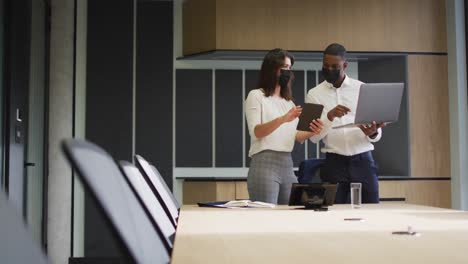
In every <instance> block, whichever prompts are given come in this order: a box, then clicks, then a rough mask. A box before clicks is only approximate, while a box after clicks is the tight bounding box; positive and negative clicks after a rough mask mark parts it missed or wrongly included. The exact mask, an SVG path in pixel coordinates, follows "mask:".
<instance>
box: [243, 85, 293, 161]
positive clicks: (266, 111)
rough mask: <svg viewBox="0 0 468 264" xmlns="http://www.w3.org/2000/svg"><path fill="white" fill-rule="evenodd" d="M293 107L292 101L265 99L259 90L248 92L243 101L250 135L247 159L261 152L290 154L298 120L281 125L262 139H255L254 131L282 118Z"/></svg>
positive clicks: (273, 98)
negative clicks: (258, 126)
mask: <svg viewBox="0 0 468 264" xmlns="http://www.w3.org/2000/svg"><path fill="white" fill-rule="evenodd" d="M294 106H295V104H294V103H293V102H292V101H287V100H286V99H284V98H278V97H274V96H269V97H266V96H265V95H264V94H263V91H262V90H261V89H255V90H252V91H250V93H249V95H248V96H247V99H246V100H245V115H246V119H247V125H248V128H249V134H250V151H249V157H252V155H254V154H256V153H258V152H260V151H263V150H274V151H282V152H291V151H292V150H293V148H294V141H295V139H296V133H297V131H296V127H297V123H298V122H299V118H296V119H295V120H293V121H291V122H287V123H284V124H282V125H281V126H280V127H278V128H277V129H276V130H275V131H273V132H272V133H271V134H269V135H268V136H266V137H263V138H257V137H255V133H254V129H255V127H256V126H257V125H259V124H264V123H267V122H270V121H271V120H273V119H275V118H278V117H280V116H283V115H284V114H286V113H287V112H288V111H289V110H290V109H291V108H292V107H294Z"/></svg>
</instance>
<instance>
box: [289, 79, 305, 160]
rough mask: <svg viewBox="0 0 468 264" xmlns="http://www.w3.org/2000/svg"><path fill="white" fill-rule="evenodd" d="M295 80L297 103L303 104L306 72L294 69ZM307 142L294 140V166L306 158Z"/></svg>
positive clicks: (294, 89)
mask: <svg viewBox="0 0 468 264" xmlns="http://www.w3.org/2000/svg"><path fill="white" fill-rule="evenodd" d="M294 76H295V79H294V82H293V84H292V94H293V97H294V103H295V104H296V105H303V104H304V100H305V86H304V85H305V74H304V71H294ZM304 144H305V143H303V144H301V143H298V142H294V149H293V151H292V153H291V155H292V159H293V163H294V167H298V166H299V163H301V162H302V161H303V160H304V159H305V145H304Z"/></svg>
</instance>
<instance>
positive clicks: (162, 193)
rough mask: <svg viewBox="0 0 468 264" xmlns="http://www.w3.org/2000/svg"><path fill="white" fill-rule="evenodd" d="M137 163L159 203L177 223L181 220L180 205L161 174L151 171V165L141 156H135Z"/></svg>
mask: <svg viewBox="0 0 468 264" xmlns="http://www.w3.org/2000/svg"><path fill="white" fill-rule="evenodd" d="M135 163H136V165H137V167H138V169H140V172H141V174H142V175H143V176H144V178H145V180H146V182H148V185H149V186H150V188H151V190H152V191H153V193H154V195H155V196H156V197H157V198H158V200H159V202H160V203H161V204H162V205H163V208H164V210H165V212H166V213H167V215H168V216H170V217H171V218H172V219H173V221H174V223H177V219H178V218H179V207H180V206H178V203H175V202H174V200H175V198H174V196H173V195H172V193H171V192H170V191H169V187H168V186H167V185H166V183H165V182H164V179H163V178H162V176H161V175H160V174H159V173H156V171H157V170H156V171H155V170H153V169H151V165H150V163H149V162H148V161H146V160H145V159H144V158H143V157H141V156H140V155H135Z"/></svg>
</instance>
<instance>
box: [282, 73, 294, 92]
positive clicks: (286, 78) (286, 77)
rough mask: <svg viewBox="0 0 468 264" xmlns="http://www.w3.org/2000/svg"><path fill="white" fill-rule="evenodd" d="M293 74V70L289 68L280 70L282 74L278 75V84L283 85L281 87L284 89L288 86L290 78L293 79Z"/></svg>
mask: <svg viewBox="0 0 468 264" xmlns="http://www.w3.org/2000/svg"><path fill="white" fill-rule="evenodd" d="M292 76H293V73H292V71H291V70H288V69H281V70H280V75H279V76H278V84H279V85H280V86H281V89H284V88H286V87H287V86H288V83H289V80H291V77H292Z"/></svg>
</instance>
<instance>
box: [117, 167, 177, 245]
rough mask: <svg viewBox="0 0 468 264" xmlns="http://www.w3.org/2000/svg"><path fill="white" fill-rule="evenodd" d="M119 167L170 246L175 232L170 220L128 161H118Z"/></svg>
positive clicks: (137, 171) (141, 176)
mask: <svg viewBox="0 0 468 264" xmlns="http://www.w3.org/2000/svg"><path fill="white" fill-rule="evenodd" d="M119 165H120V168H121V169H122V171H123V174H124V175H125V177H126V178H127V180H128V182H129V183H130V185H131V186H132V187H133V189H134V190H135V193H136V194H137V195H138V196H139V197H140V199H141V200H142V201H143V203H144V205H145V207H146V208H147V209H148V211H149V212H150V216H151V217H152V218H153V220H154V222H155V223H157V224H158V225H159V227H160V228H161V231H162V232H163V233H164V235H165V237H166V238H167V239H168V241H169V242H170V243H171V245H172V243H173V241H174V235H175V231H176V230H175V223H173V222H172V218H170V217H169V216H168V215H167V214H166V212H165V211H164V209H163V208H162V205H161V203H159V201H158V199H157V198H156V197H155V196H154V194H153V191H152V190H151V188H150V187H149V185H148V183H147V182H146V180H145V179H144V178H143V175H141V172H140V171H139V170H138V168H137V167H135V165H133V164H132V163H130V162H128V161H120V162H119Z"/></svg>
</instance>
